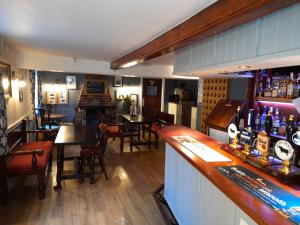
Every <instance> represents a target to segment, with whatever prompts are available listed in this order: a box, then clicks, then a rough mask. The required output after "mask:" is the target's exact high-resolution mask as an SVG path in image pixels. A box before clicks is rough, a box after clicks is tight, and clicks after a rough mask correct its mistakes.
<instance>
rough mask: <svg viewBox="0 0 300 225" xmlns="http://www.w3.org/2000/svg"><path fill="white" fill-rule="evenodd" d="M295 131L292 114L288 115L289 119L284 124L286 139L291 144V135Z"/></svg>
mask: <svg viewBox="0 0 300 225" xmlns="http://www.w3.org/2000/svg"><path fill="white" fill-rule="evenodd" d="M295 132H296V127H295V122H294V115H292V114H291V115H290V116H289V120H288V122H287V125H286V140H287V141H288V142H290V144H293V142H292V136H293V134H294V133H295Z"/></svg>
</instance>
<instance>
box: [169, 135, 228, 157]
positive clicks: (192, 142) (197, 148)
mask: <svg viewBox="0 0 300 225" xmlns="http://www.w3.org/2000/svg"><path fill="white" fill-rule="evenodd" d="M172 138H173V139H175V140H176V141H178V142H179V143H180V144H182V145H183V146H184V147H185V148H187V149H188V150H190V151H191V152H193V153H194V154H195V155H197V156H198V157H200V158H201V159H203V160H204V161H205V162H229V161H231V159H229V158H227V157H226V156H224V155H222V154H221V153H219V152H217V151H215V150H213V149H212V148H210V147H208V146H206V145H204V144H202V143H201V142H199V141H197V140H196V139H194V138H192V137H191V136H172Z"/></svg>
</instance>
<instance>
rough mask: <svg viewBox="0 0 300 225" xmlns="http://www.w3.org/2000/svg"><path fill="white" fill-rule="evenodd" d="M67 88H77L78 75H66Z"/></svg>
mask: <svg viewBox="0 0 300 225" xmlns="http://www.w3.org/2000/svg"><path fill="white" fill-rule="evenodd" d="M66 86H67V89H76V88H77V87H76V76H66Z"/></svg>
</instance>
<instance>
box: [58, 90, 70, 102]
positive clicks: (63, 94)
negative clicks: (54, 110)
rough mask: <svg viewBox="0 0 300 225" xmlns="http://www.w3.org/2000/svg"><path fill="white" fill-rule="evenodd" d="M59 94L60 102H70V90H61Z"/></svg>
mask: <svg viewBox="0 0 300 225" xmlns="http://www.w3.org/2000/svg"><path fill="white" fill-rule="evenodd" d="M57 95H58V96H57V103H58V104H68V90H62V91H59V92H58V94H57Z"/></svg>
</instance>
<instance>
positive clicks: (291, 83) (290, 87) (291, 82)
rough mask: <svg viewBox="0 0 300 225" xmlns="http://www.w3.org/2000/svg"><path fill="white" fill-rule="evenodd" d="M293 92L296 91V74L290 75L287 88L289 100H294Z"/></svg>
mask: <svg viewBox="0 0 300 225" xmlns="http://www.w3.org/2000/svg"><path fill="white" fill-rule="evenodd" d="M293 91H294V73H293V72H291V73H290V78H289V79H288V81H287V88H286V97H287V98H289V99H292V98H293Z"/></svg>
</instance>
